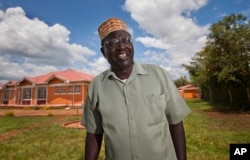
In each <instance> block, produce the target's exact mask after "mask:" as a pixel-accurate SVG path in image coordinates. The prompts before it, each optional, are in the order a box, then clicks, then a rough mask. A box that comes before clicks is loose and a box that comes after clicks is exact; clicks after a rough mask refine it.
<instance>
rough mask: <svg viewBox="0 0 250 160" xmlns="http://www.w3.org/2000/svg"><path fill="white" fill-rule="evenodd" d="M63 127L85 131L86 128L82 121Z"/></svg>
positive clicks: (66, 124) (64, 124) (68, 123)
mask: <svg viewBox="0 0 250 160" xmlns="http://www.w3.org/2000/svg"><path fill="white" fill-rule="evenodd" d="M61 126H62V127H66V128H75V129H84V128H85V127H84V126H82V125H81V122H80V121H73V122H67V123H63V124H62V125H61Z"/></svg>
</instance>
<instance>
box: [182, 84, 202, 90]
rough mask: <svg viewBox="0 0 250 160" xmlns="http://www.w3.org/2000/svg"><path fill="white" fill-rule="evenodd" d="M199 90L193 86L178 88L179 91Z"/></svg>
mask: <svg viewBox="0 0 250 160" xmlns="http://www.w3.org/2000/svg"><path fill="white" fill-rule="evenodd" d="M197 89H199V88H198V87H195V86H193V85H192V84H188V85H185V86H181V87H179V88H178V90H197Z"/></svg>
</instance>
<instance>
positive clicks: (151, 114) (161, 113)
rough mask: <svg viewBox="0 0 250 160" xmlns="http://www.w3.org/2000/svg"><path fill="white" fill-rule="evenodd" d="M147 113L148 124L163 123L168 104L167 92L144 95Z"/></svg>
mask: <svg viewBox="0 0 250 160" xmlns="http://www.w3.org/2000/svg"><path fill="white" fill-rule="evenodd" d="M144 101H145V107H146V113H147V125H148V126H151V125H156V124H159V123H161V122H162V121H163V120H164V119H166V116H165V110H166V106H167V95H166V93H164V94H161V95H154V94H152V95H147V96H144Z"/></svg>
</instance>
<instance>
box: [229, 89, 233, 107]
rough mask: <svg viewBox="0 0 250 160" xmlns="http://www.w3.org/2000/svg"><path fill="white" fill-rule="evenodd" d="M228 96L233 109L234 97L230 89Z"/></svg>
mask: <svg viewBox="0 0 250 160" xmlns="http://www.w3.org/2000/svg"><path fill="white" fill-rule="evenodd" d="M228 95H229V98H230V106H231V107H233V97H232V93H231V90H230V88H228Z"/></svg>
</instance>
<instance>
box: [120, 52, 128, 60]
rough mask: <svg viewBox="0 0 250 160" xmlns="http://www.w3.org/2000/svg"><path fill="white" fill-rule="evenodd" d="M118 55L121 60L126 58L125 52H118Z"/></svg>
mask: <svg viewBox="0 0 250 160" xmlns="http://www.w3.org/2000/svg"><path fill="white" fill-rule="evenodd" d="M118 57H119V58H120V59H122V60H125V59H127V54H126V53H123V54H120V55H119V56H118Z"/></svg>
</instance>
